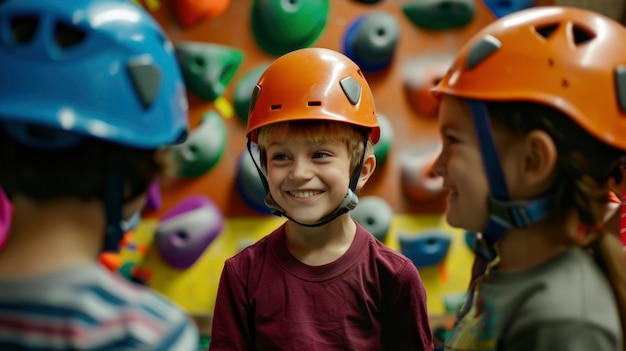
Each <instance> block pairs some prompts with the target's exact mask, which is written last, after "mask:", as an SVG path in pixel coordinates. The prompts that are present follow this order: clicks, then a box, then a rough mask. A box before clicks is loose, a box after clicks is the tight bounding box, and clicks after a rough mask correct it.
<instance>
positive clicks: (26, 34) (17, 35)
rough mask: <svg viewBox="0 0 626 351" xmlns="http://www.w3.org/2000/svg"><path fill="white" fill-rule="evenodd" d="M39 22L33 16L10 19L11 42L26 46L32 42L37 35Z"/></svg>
mask: <svg viewBox="0 0 626 351" xmlns="http://www.w3.org/2000/svg"><path fill="white" fill-rule="evenodd" d="M38 25H39V20H38V18H37V17H35V16H24V17H15V18H12V19H11V32H12V34H13V42H15V43H20V44H26V43H29V42H31V41H32V40H33V38H34V37H35V33H37V26H38Z"/></svg>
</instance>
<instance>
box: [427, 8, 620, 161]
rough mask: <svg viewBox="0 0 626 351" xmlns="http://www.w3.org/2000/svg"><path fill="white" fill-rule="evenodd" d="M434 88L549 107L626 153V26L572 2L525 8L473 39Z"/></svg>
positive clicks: (434, 90) (482, 98) (455, 94)
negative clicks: (560, 5) (576, 6)
mask: <svg viewBox="0 0 626 351" xmlns="http://www.w3.org/2000/svg"><path fill="white" fill-rule="evenodd" d="M432 91H433V93H434V94H435V96H441V95H442V94H448V95H453V96H457V97H461V98H467V99H475V100H484V101H513V100H517V101H531V102H536V103H541V104H544V105H548V106H551V107H553V108H555V109H558V110H560V111H562V112H563V113H565V114H567V115H569V116H570V117H571V118H572V119H573V120H574V121H576V122H577V123H578V124H579V125H580V126H581V127H583V128H584V129H585V130H587V131H588V132H589V133H590V134H592V135H594V136H595V137H596V138H598V139H600V140H603V141H604V142H605V143H607V144H609V145H611V146H613V147H616V148H619V149H622V150H626V137H625V136H626V28H624V27H622V26H621V25H620V24H619V23H617V22H615V21H613V20H612V19H610V18H608V17H605V16H603V15H600V14H598V13H594V12H591V11H588V10H583V9H577V8H571V7H559V6H545V7H534V8H530V9H527V10H521V11H517V12H515V13H513V14H511V15H508V16H506V17H503V18H501V19H500V20H499V21H496V22H494V23H492V24H490V25H487V26H486V27H485V28H483V29H482V30H481V31H479V32H478V33H477V34H476V35H475V36H473V38H472V39H470V41H469V42H468V43H467V44H465V46H464V47H463V48H462V49H461V51H460V53H459V54H458V56H457V58H456V61H455V62H454V63H453V64H452V66H451V67H450V69H449V71H448V72H447V73H446V75H445V76H444V78H443V79H442V80H441V82H440V83H439V84H438V85H437V86H436V87H435V88H433V90H432Z"/></svg>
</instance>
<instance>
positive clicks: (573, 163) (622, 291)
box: [487, 102, 626, 335]
mask: <svg viewBox="0 0 626 351" xmlns="http://www.w3.org/2000/svg"><path fill="white" fill-rule="evenodd" d="M487 109H488V111H489V115H490V117H491V121H492V124H493V126H494V128H498V127H505V128H506V129H508V130H509V131H511V132H512V133H513V134H515V135H517V136H524V135H526V134H528V133H529V132H531V131H533V130H538V129H539V130H543V131H545V132H546V133H548V134H549V135H550V136H551V137H552V139H553V140H554V143H555V146H556V148H557V151H558V156H557V161H556V166H555V172H556V173H555V177H556V179H558V181H556V182H555V183H554V186H553V188H552V189H551V190H550V191H551V193H552V194H554V195H555V196H556V208H555V211H556V214H565V213H566V212H567V211H569V210H571V209H572V208H574V209H575V210H576V212H577V213H578V216H579V218H580V220H581V222H582V223H583V224H585V225H586V226H587V227H590V228H602V225H603V221H604V216H605V213H606V209H607V201H608V198H609V191H610V190H609V188H608V183H607V180H608V178H609V177H610V176H614V174H615V170H616V168H618V167H619V160H620V158H621V156H622V155H623V154H624V152H623V151H620V150H617V149H615V148H612V147H610V146H608V145H606V144H605V143H603V142H601V141H600V140H598V139H596V138H594V137H593V136H591V135H590V134H589V133H587V132H586V131H585V130H583V129H582V128H581V127H580V126H579V125H577V124H576V123H575V122H574V121H573V120H572V119H571V118H570V117H568V116H567V115H565V114H563V113H561V112H560V111H558V110H555V109H553V108H551V107H548V106H545V105H541V104H535V103H530V102H488V103H487ZM589 251H590V252H591V253H592V254H593V256H594V258H595V260H596V262H597V263H598V265H599V266H600V267H601V268H602V270H603V271H604V273H605V274H606V275H607V278H608V280H609V282H610V283H611V285H612V287H613V291H614V293H615V296H616V299H617V303H618V308H619V312H620V313H619V314H620V318H621V324H622V332H623V335H626V265H625V264H624V254H623V252H622V247H621V243H620V242H619V240H618V238H617V237H616V236H614V235H608V234H607V235H603V234H601V233H600V235H599V236H598V237H597V238H596V239H595V240H592V241H591V243H590V246H589Z"/></svg>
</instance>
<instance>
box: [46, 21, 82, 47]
mask: <svg viewBox="0 0 626 351" xmlns="http://www.w3.org/2000/svg"><path fill="white" fill-rule="evenodd" d="M54 38H55V40H56V43H57V45H58V46H59V47H60V48H62V49H68V48H71V47H74V46H76V45H78V44H80V43H81V42H82V41H83V40H85V32H83V31H82V30H80V29H77V28H76V27H74V26H70V25H67V24H65V23H62V22H58V23H57V24H56V25H55V27H54Z"/></svg>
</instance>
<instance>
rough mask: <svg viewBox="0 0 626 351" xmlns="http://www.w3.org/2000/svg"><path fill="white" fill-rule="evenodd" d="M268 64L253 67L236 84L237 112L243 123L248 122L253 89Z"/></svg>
mask: <svg viewBox="0 0 626 351" xmlns="http://www.w3.org/2000/svg"><path fill="white" fill-rule="evenodd" d="M268 66H269V64H263V65H260V66H257V67H255V68H253V69H251V70H250V71H248V72H247V73H246V74H245V75H244V76H243V77H242V78H241V79H240V80H239V82H238V83H237V86H235V91H234V92H233V104H234V108H235V114H236V115H237V117H238V118H239V119H240V120H241V121H242V122H243V123H248V111H249V110H250V98H251V97H252V90H254V87H255V86H256V83H257V82H258V81H259V78H261V75H263V72H265V69H266V68H267V67H268Z"/></svg>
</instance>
